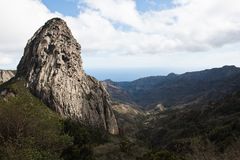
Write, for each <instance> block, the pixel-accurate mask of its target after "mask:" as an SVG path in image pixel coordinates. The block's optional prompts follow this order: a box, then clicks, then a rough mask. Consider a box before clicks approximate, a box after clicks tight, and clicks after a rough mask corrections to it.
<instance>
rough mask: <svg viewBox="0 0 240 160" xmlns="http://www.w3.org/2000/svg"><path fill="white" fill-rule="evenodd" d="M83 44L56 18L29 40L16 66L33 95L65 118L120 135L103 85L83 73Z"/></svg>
mask: <svg viewBox="0 0 240 160" xmlns="http://www.w3.org/2000/svg"><path fill="white" fill-rule="evenodd" d="M80 51H81V46H80V45H79V44H78V42H77V41H76V39H74V37H73V36H72V33H71V31H70V29H69V28H68V27H67V25H66V23H65V22H64V21H63V20H61V19H59V18H54V19H51V20H49V21H48V22H47V23H46V24H45V25H44V26H43V27H41V28H40V29H39V30H38V31H37V32H36V33H35V34H34V36H33V37H32V38H31V39H30V40H29V41H28V43H27V46H26V47H25V50H24V55H23V57H22V59H21V61H20V63H19V65H18V68H17V75H16V77H17V78H24V79H25V80H26V82H27V84H26V86H27V87H28V88H29V89H30V91H31V92H32V94H34V95H35V96H37V97H38V98H40V99H41V100H42V101H43V102H44V103H45V104H46V105H48V106H49V107H50V108H52V109H53V110H55V111H57V112H58V113H60V115H62V116H63V117H66V118H71V119H74V120H78V121H80V122H82V123H84V124H88V125H91V126H95V127H102V128H104V129H106V130H107V131H108V132H109V133H111V134H118V125H117V121H116V119H115V115H114V113H113V111H112V108H111V106H110V103H109V95H108V93H107V92H106V90H105V88H104V87H103V86H102V84H101V83H100V82H99V81H97V80H96V79H95V78H93V77H91V76H88V75H86V74H85V73H84V71H83V67H82V60H81V57H80Z"/></svg>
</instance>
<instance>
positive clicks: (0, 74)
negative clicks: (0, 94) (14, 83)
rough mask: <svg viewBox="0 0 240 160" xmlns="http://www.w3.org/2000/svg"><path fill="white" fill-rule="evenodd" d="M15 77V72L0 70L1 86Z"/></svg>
mask: <svg viewBox="0 0 240 160" xmlns="http://www.w3.org/2000/svg"><path fill="white" fill-rule="evenodd" d="M14 76H15V71H11V70H0V84H1V83H4V82H6V81H8V80H10V79H11V78H13V77H14Z"/></svg>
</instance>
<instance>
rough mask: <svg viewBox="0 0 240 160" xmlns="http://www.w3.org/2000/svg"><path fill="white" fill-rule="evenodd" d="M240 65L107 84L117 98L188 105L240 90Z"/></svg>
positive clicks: (148, 104) (142, 103) (147, 103)
mask: <svg viewBox="0 0 240 160" xmlns="http://www.w3.org/2000/svg"><path fill="white" fill-rule="evenodd" d="M239 81H240V68H238V67H236V66H224V67H222V68H213V69H207V70H203V71H198V72H187V73H184V74H179V75H177V74H174V73H170V74H169V75H167V76H151V77H145V78H141V79H137V80H135V81H131V82H113V81H111V80H105V81H104V82H103V83H104V85H105V87H106V88H107V90H108V92H109V93H110V95H111V97H112V99H113V100H115V101H118V102H125V103H130V104H134V105H138V106H142V107H145V108H146V107H155V106H157V105H158V104H163V105H164V106H166V107H184V106H188V105H193V104H196V103H197V104H201V103H206V102H210V101H212V100H217V99H221V98H222V97H223V96H225V95H228V94H231V93H232V92H234V91H238V90H240V83H239Z"/></svg>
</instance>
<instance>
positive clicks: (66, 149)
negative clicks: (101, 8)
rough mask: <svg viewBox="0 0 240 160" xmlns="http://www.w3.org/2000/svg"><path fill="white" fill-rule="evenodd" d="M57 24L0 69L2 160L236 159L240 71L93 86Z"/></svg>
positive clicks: (220, 70) (72, 41)
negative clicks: (14, 64)
mask: <svg viewBox="0 0 240 160" xmlns="http://www.w3.org/2000/svg"><path fill="white" fill-rule="evenodd" d="M80 51H81V46H80V44H78V43H77V41H76V40H75V39H74V37H73V36H72V34H71V31H70V29H69V28H68V27H67V25H66V22H64V21H63V20H61V19H59V18H54V19H51V20H49V21H48V22H47V23H46V24H45V25H44V26H43V27H41V28H40V29H39V30H38V31H37V32H36V33H35V34H34V36H33V37H32V38H31V39H30V40H29V41H28V43H27V45H26V47H25V50H24V55H23V57H22V59H21V61H20V63H19V65H18V68H17V71H16V72H15V71H4V70H2V71H0V126H1V127H0V159H1V160H239V157H240V149H239V148H240V83H239V82H240V68H238V67H235V66H224V67H222V68H213V69H208V70H204V71H198V72H189V73H184V74H180V75H176V74H174V73H171V74H169V75H167V76H153V77H146V78H141V79H138V80H135V81H132V82H113V81H111V80H106V81H104V82H99V81H98V80H96V79H95V78H94V77H91V76H89V75H87V74H86V73H85V72H84V70H83V66H82V59H81V56H80Z"/></svg>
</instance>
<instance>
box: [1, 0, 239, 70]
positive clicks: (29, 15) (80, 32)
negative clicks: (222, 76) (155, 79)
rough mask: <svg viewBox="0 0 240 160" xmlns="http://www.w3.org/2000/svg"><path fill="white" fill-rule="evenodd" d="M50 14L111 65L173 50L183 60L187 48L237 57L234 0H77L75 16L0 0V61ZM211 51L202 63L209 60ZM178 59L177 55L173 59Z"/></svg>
mask: <svg viewBox="0 0 240 160" xmlns="http://www.w3.org/2000/svg"><path fill="white" fill-rule="evenodd" d="M153 5H154V3H153ZM52 17H61V18H63V19H64V20H66V21H67V23H68V25H69V26H70V28H71V30H72V32H73V34H74V36H75V37H76V38H77V40H78V41H79V42H80V44H81V45H82V48H83V54H84V56H85V57H89V56H90V57H91V56H95V57H100V59H101V58H103V59H104V58H106V59H107V61H109V60H110V62H111V61H112V63H113V64H112V65H114V59H115V61H117V60H116V59H118V58H119V57H127V58H129V59H133V60H132V61H131V62H129V66H130V65H134V59H138V58H139V57H140V59H145V58H147V57H151V58H149V59H148V60H149V61H151V59H152V60H153V63H154V64H152V63H150V64H148V63H146V64H142V65H146V66H149V65H153V66H157V65H158V62H162V61H161V60H159V61H156V59H158V58H160V59H161V57H162V59H167V58H166V57H174V56H172V55H177V56H176V57H179V54H180V55H181V54H182V55H184V56H185V59H186V61H189V62H191V61H192V60H193V59H191V56H189V55H192V54H194V55H199V56H200V55H201V54H202V55H206V53H207V54H211V55H214V56H217V55H219V56H221V57H225V56H226V55H227V54H229V55H231V54H234V55H237V56H238V57H240V56H239V54H240V53H239V52H238V51H235V50H234V48H236V47H238V46H240V45H239V43H240V1H237V0H228V1H227V2H226V0H211V1H209V0H173V1H172V6H171V7H170V8H166V9H164V10H162V9H161V10H160V9H159V10H148V11H145V12H141V11H139V10H137V4H136V1H133V0H101V1H97V0H80V1H79V15H78V16H77V17H70V16H64V15H62V14H61V13H57V12H54V13H53V12H50V10H49V9H48V8H47V7H46V6H45V5H44V4H43V3H42V2H41V1H40V0H21V1H20V0H1V1H0V20H1V25H0V56H1V57H2V58H1V60H0V67H2V68H4V67H5V68H7V67H16V64H17V62H18V61H19V59H20V57H21V56H22V53H23V48H24V46H25V44H26V42H27V40H28V39H29V38H30V37H31V36H32V35H33V33H34V32H35V31H36V30H37V29H38V28H39V27H40V26H41V25H43V24H44V23H45V21H47V20H48V19H50V18H52ZM226 46H227V48H228V50H227V51H225V47H226ZM228 46H232V48H231V47H228ZM233 50H234V52H233ZM216 52H219V53H216ZM228 52H229V53H228ZM220 54H221V55H220ZM169 55H171V56H169ZM214 56H210V57H211V59H209V60H208V63H210V62H213V59H214V58H213V57H214ZM156 57H158V58H156ZM200 57H201V56H200ZM205 57H206V56H205ZM208 57H209V56H208ZM86 59H89V58H86ZM122 59H124V58H122ZM173 59H174V58H173ZM179 60H182V59H181V58H178V59H176V61H179ZM140 61H141V60H140ZM168 61H170V60H166V61H164V62H166V63H168ZM123 62H124V60H123ZM230 62H231V60H230V61H226V62H225V63H230ZM232 62H235V61H232ZM223 63H224V62H223ZM95 64H96V65H97V63H95ZM95 64H90V65H89V66H90V67H94V65H95ZM116 64H118V63H116ZM187 64H188V63H187ZM100 65H101V64H99V66H100ZM164 65H165V63H164ZM119 66H120V64H119ZM136 66H140V64H136ZM160 66H161V65H160ZM95 67H97V66H95ZM106 67H107V66H106ZM109 67H110V65H109ZM176 67H177V66H176Z"/></svg>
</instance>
